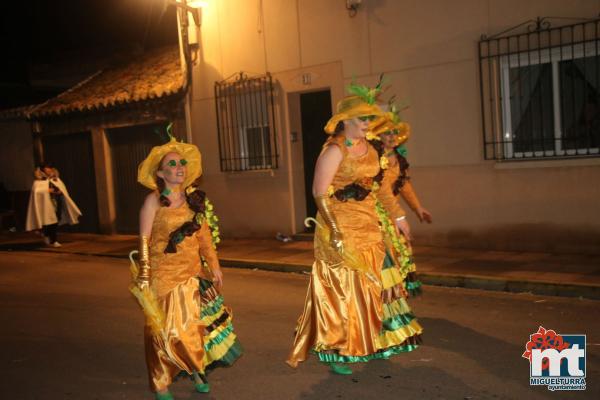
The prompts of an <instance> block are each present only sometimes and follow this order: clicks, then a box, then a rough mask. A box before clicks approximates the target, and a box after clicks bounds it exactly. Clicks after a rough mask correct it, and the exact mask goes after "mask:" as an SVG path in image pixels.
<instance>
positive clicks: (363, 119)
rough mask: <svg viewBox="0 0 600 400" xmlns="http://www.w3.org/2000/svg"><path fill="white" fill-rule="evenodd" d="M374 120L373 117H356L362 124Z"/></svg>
mask: <svg viewBox="0 0 600 400" xmlns="http://www.w3.org/2000/svg"><path fill="white" fill-rule="evenodd" d="M375 118H377V117H376V116H375V115H363V116H360V117H358V119H360V120H361V121H363V122H366V121H373V120H374V119H375Z"/></svg>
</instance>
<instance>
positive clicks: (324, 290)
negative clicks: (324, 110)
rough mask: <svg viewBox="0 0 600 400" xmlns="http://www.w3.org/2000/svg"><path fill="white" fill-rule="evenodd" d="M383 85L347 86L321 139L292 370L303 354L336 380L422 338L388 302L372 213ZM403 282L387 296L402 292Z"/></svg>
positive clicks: (379, 173) (398, 304) (399, 303)
mask: <svg viewBox="0 0 600 400" xmlns="http://www.w3.org/2000/svg"><path fill="white" fill-rule="evenodd" d="M380 90H381V86H380V85H378V86H377V87H376V88H375V89H368V88H365V87H360V86H358V85H351V86H350V92H351V93H353V94H355V95H353V96H348V97H346V98H344V99H342V100H341V101H340V102H339V103H338V105H337V113H336V114H335V115H334V116H333V117H332V118H331V119H330V120H329V122H328V123H327V125H326V127H325V132H326V133H328V134H331V137H329V139H328V140H327V141H326V143H325V145H324V146H323V151H322V152H321V154H320V156H319V158H318V160H317V164H316V168H315V178H314V181H313V195H314V198H315V202H316V204H317V208H318V215H317V219H316V222H317V227H316V230H315V263H314V264H313V267H312V273H311V278H310V283H309V287H308V293H307V295H306V300H305V304H304V311H303V314H302V315H301V317H300V319H299V321H298V325H297V328H296V336H295V339H294V344H293V347H292V351H291V353H290V355H289V357H288V360H287V363H288V364H289V365H290V366H292V367H296V366H297V365H298V363H299V362H301V361H304V360H305V359H306V358H307V356H308V354H309V353H311V352H312V353H314V354H316V355H317V357H318V359H319V361H321V362H324V363H326V364H328V365H329V367H330V370H331V371H332V372H334V373H337V374H344V375H348V374H351V373H352V370H351V369H350V367H349V366H348V363H355V362H366V361H369V360H372V359H387V358H389V357H390V356H392V355H394V354H398V353H402V352H406V351H411V350H413V349H415V348H416V347H417V344H418V343H419V340H420V334H421V331H422V328H421V326H420V325H419V324H418V322H417V320H416V319H415V318H414V317H413V316H412V315H409V314H407V313H406V311H407V310H406V308H405V307H404V303H403V302H404V299H403V298H402V297H399V296H400V295H398V297H397V296H388V298H385V299H384V296H386V294H385V291H384V290H383V285H382V271H383V270H385V269H387V268H393V267H394V266H395V264H394V262H393V260H392V259H391V257H390V256H389V255H388V254H387V253H386V247H385V244H384V240H383V236H382V232H381V229H380V226H379V217H378V215H377V211H376V201H377V200H376V198H375V196H374V193H373V192H374V191H376V190H377V188H378V186H379V184H380V182H381V179H382V177H383V169H382V166H381V161H382V158H381V157H382V156H383V146H382V144H381V142H379V141H378V140H367V133H368V126H369V121H372V120H373V119H374V118H376V117H379V116H381V115H382V111H381V109H380V108H379V107H378V106H377V105H375V100H376V96H377V95H378V94H379V92H380ZM401 285H402V283H401V282H399V283H398V287H397V288H394V290H392V292H393V293H401V292H402V291H403V289H402V287H401Z"/></svg>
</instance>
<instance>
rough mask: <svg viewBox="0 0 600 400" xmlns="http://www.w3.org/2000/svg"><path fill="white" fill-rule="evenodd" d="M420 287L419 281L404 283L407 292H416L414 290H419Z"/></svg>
mask: <svg viewBox="0 0 600 400" xmlns="http://www.w3.org/2000/svg"><path fill="white" fill-rule="evenodd" d="M421 286H422V283H421V281H412V282H406V289H407V290H416V289H420V288H421Z"/></svg>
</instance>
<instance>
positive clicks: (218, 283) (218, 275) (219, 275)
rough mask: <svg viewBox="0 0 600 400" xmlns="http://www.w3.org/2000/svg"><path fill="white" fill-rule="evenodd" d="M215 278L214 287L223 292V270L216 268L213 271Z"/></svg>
mask: <svg viewBox="0 0 600 400" xmlns="http://www.w3.org/2000/svg"><path fill="white" fill-rule="evenodd" d="M212 276H213V285H215V287H216V288H217V290H221V288H222V287H223V272H221V268H216V269H213V270H212Z"/></svg>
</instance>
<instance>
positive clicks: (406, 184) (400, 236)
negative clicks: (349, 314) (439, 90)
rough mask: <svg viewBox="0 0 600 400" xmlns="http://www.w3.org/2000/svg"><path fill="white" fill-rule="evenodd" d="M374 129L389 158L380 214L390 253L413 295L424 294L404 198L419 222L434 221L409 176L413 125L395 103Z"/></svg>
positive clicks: (372, 127) (382, 184)
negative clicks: (408, 153)
mask: <svg viewBox="0 0 600 400" xmlns="http://www.w3.org/2000/svg"><path fill="white" fill-rule="evenodd" d="M370 129H371V131H372V133H373V134H374V135H376V136H377V137H378V138H379V139H380V140H381V142H382V144H383V150H384V155H385V157H386V159H387V160H386V161H384V163H385V164H386V170H385V174H384V177H383V180H382V182H381V188H380V189H379V191H378V192H377V198H378V200H379V201H380V202H381V206H380V207H378V213H379V217H380V221H381V225H382V227H383V231H384V237H385V239H386V244H388V251H389V252H390V253H391V254H392V255H393V257H394V259H395V261H396V264H397V266H398V272H399V273H400V277H399V279H401V280H402V281H403V282H404V287H405V289H406V290H407V292H408V293H409V294H410V295H411V296H415V295H418V294H420V293H421V282H420V281H419V280H418V279H417V276H416V266H415V263H414V261H413V252H412V246H411V242H412V236H411V233H410V226H409V225H408V222H407V220H406V212H405V211H404V209H403V208H402V206H401V205H400V198H402V199H403V200H404V201H405V202H406V203H407V204H408V205H409V207H410V208H411V209H412V210H413V211H414V212H415V214H416V215H417V217H418V218H419V221H421V222H427V223H431V222H432V217H431V214H430V213H429V211H427V210H426V209H425V208H424V207H423V206H422V205H421V203H420V202H419V199H418V197H417V195H416V193H415V191H414V189H413V186H412V184H411V182H410V177H409V175H408V167H409V164H408V161H407V160H406V157H405V156H406V148H405V147H404V143H405V142H406V141H407V140H408V138H409V136H410V126H409V125H408V124H407V123H405V122H402V121H401V120H400V116H399V114H398V111H397V109H396V107H395V105H394V104H393V103H391V104H390V105H389V111H388V112H386V113H385V115H384V116H383V117H381V118H378V119H377V120H375V121H373V123H372V124H371V126H370Z"/></svg>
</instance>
